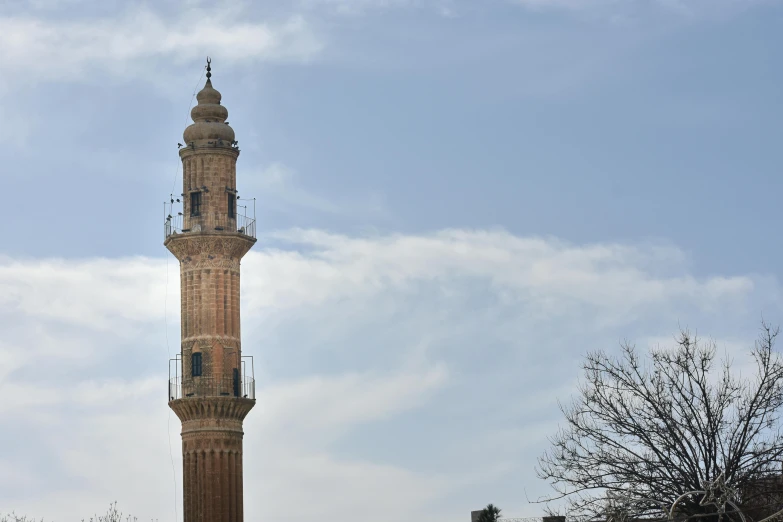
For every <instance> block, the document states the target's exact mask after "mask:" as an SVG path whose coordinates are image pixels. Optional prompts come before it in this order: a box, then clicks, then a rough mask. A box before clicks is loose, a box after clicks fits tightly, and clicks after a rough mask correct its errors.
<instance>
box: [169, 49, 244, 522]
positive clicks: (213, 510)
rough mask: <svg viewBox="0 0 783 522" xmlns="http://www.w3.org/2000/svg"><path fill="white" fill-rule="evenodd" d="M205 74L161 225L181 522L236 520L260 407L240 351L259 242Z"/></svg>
mask: <svg viewBox="0 0 783 522" xmlns="http://www.w3.org/2000/svg"><path fill="white" fill-rule="evenodd" d="M211 76H212V73H211V68H210V62H209V59H208V60H207V83H206V85H204V88H203V89H202V90H201V91H200V92H199V93H198V95H197V99H198V105H196V106H195V107H193V110H192V111H191V117H192V118H193V122H194V123H193V124H192V125H190V126H189V127H188V128H187V129H185V133H184V138H185V140H184V141H185V145H184V146H183V147H182V148H180V151H179V156H180V158H181V159H182V181H183V191H182V192H183V194H182V197H183V201H182V206H183V208H182V214H181V215H179V216H177V217H172V216H169V217H168V219H167V220H166V227H165V235H166V239H165V241H164V245H165V246H166V248H168V249H169V251H170V252H171V253H172V254H174V256H175V257H176V258H177V259H178V260H179V266H180V284H181V298H182V303H181V308H182V348H181V352H180V357H178V358H177V359H176V360H175V361H176V363H175V365H174V366H175V368H176V369H175V370H173V372H174V376H173V377H172V378H171V379H170V381H169V406H170V407H171V409H172V410H174V412H175V413H176V414H177V416H178V417H179V419H180V420H181V421H182V458H183V493H184V517H185V518H184V522H242V520H243V512H242V435H243V431H242V422H243V420H244V419H245V416H246V415H247V414H248V412H250V410H251V409H252V408H253V406H254V405H255V402H256V401H255V382H254V381H253V377H252V364H250V363H248V364H244V361H243V357H242V350H241V345H240V328H239V262H240V260H241V259H242V256H244V255H245V254H246V253H247V252H248V250H250V248H251V247H252V246H253V244H254V243H255V242H256V239H255V221H254V220H253V219H250V218H248V217H246V216H241V215H238V214H237V204H236V203H237V190H236V162H237V157H238V156H239V149H238V148H237V146H236V145H237V142H236V141H235V140H234V131H233V129H232V128H231V127H229V125H228V123H227V122H226V118H227V117H228V111H227V110H226V108H225V107H223V106H222V105H220V98H221V96H220V93H219V92H218V91H216V90H215V89H214V88H213V87H212V81H211V79H210V78H211ZM172 213H173V212H172ZM244 359H247V358H244ZM248 371H251V374H250V375H248Z"/></svg>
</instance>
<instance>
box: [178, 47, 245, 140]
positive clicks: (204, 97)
mask: <svg viewBox="0 0 783 522" xmlns="http://www.w3.org/2000/svg"><path fill="white" fill-rule="evenodd" d="M220 99H221V96H220V92H218V91H217V90H216V89H215V88H214V87H212V67H211V65H210V61H209V60H207V83H206V84H205V85H204V88H203V89H201V90H200V91H199V92H198V94H197V95H196V100H198V105H196V106H195V107H193V109H192V110H191V111H190V117H191V118H193V124H191V125H190V126H189V127H188V128H187V129H185V132H184V134H183V138H185V143H186V144H190V143H191V142H200V141H202V140H209V141H215V140H222V141H224V142H226V145H228V144H230V143H231V142H232V141H234V129H232V128H231V127H230V126H229V125H228V124H227V123H226V119H227V118H228V109H226V108H225V107H223V106H222V105H220Z"/></svg>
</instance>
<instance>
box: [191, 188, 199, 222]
mask: <svg viewBox="0 0 783 522" xmlns="http://www.w3.org/2000/svg"><path fill="white" fill-rule="evenodd" d="M190 215H191V216H200V215H201V192H191V193H190Z"/></svg>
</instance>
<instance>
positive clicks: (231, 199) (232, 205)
mask: <svg viewBox="0 0 783 522" xmlns="http://www.w3.org/2000/svg"><path fill="white" fill-rule="evenodd" d="M226 195H227V196H228V217H230V218H231V219H234V218H235V217H237V197H236V196H235V195H234V194H232V193H231V192H229V193H228V194H226Z"/></svg>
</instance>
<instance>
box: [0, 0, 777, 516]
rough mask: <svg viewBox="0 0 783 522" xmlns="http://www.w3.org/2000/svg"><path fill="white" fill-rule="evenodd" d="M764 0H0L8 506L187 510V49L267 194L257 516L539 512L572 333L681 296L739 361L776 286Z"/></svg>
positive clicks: (580, 343)
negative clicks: (183, 398) (166, 393)
mask: <svg viewBox="0 0 783 522" xmlns="http://www.w3.org/2000/svg"><path fill="white" fill-rule="evenodd" d="M782 26H783V3H781V2H779V1H775V0H768V1H762V0H745V1H740V0H711V1H707V0H647V1H644V0H516V1H514V0H480V1H479V0H472V1H467V0H432V1H424V0H421V1H417V0H296V1H289V2H272V3H268V5H255V4H254V3H250V2H236V1H234V2H220V1H218V2H201V1H198V0H185V1H179V2H175V1H161V2H149V3H135V2H117V1H101V2H98V1H90V0H25V1H22V0H18V1H15V0H5V1H4V2H3V3H1V4H0V63H1V64H2V65H1V66H0V73H1V76H0V77H1V78H2V79H1V80H0V116H1V117H2V120H3V125H2V126H0V165H3V168H2V170H0V174H2V179H3V183H4V189H5V191H4V193H5V195H6V196H5V202H4V204H3V205H0V223H4V224H5V225H4V226H3V228H2V229H0V230H2V237H3V245H2V249H0V290H2V291H1V292H0V325H2V328H3V331H4V332H5V333H6V335H5V336H4V339H3V340H2V341H0V391H1V392H2V393H3V395H4V396H5V397H6V398H7V399H6V400H5V401H3V402H2V403H0V423H2V425H3V426H4V429H3V430H2V431H0V444H2V447H5V448H11V449H9V450H8V451H5V452H2V453H0V512H2V511H4V510H11V509H16V510H17V511H23V512H26V513H28V514H31V515H35V516H45V517H47V518H48V519H51V518H54V519H55V520H79V519H80V517H85V516H88V515H89V513H92V512H94V511H97V510H100V509H102V507H103V506H104V504H107V503H108V502H109V501H112V500H118V501H119V502H120V505H121V507H123V508H124V509H125V510H126V511H131V512H133V513H134V514H136V515H137V516H139V517H140V518H141V519H145V518H149V517H154V518H156V519H159V520H161V521H162V520H174V519H175V513H174V505H175V498H177V495H181V473H180V472H179V466H180V463H179V461H178V460H177V453H178V451H179V436H178V425H177V421H176V418H174V417H173V415H169V412H168V409H167V407H166V404H165V402H164V401H163V393H162V390H163V389H164V383H165V379H166V360H167V359H168V357H169V356H170V354H171V353H174V352H176V351H177V350H178V335H179V330H178V321H179V317H178V315H177V314H178V309H179V307H178V292H179V289H178V278H177V266H176V264H175V262H174V260H173V258H171V259H168V258H167V256H168V254H167V252H166V251H165V249H164V248H163V246H162V244H161V243H162V217H163V205H162V203H163V201H164V200H166V199H167V198H168V194H169V193H171V192H172V187H173V192H174V193H175V194H176V193H179V192H181V177H179V172H178V165H179V158H178V156H177V154H176V150H177V148H176V144H177V142H179V141H182V138H181V136H182V131H183V130H184V128H185V126H186V125H187V123H188V121H189V120H188V119H186V116H187V114H188V110H189V108H190V104H191V103H192V95H193V92H194V88H200V87H201V85H202V84H203V81H204V80H203V76H202V75H203V65H204V58H205V56H206V55H208V54H209V55H210V56H212V58H213V81H214V85H215V87H216V88H217V89H218V90H220V91H221V92H222V94H223V103H224V105H226V107H227V108H228V110H229V121H230V122H231V125H232V127H233V128H234V129H235V131H236V134H237V139H238V140H239V146H240V149H241V150H242V153H241V156H240V158H239V163H238V188H239V190H240V193H241V194H242V195H243V196H244V197H256V198H257V217H258V226H259V242H258V244H257V245H256V247H255V248H254V250H253V251H252V252H251V253H250V254H249V255H248V257H247V258H246V259H245V261H244V262H243V285H244V286H243V292H244V293H243V336H244V350H245V352H246V353H248V354H250V355H254V356H255V358H256V376H257V378H258V380H259V388H258V391H259V403H258V406H257V408H256V410H254V412H253V413H252V414H251V416H250V417H249V420H248V421H247V423H246V438H245V440H246V455H245V458H246V467H245V469H246V471H245V484H246V513H247V514H248V519H249V520H255V519H261V518H262V517H263V518H264V519H268V520H278V521H281V522H289V521H290V522H294V521H296V522H298V521H306V520H313V519H314V518H315V517H318V518H320V519H327V520H329V519H335V518H336V517H338V516H339V517H340V518H341V519H342V520H348V521H351V520H357V521H358V520H366V519H367V518H368V517H369V518H372V519H373V520H377V521H381V522H382V521H386V520H388V521H397V520H403V519H410V518H412V517H415V518H422V517H425V516H426V517H428V518H429V519H431V520H434V521H440V520H443V521H446V520H460V519H463V520H466V519H467V516H468V513H469V511H470V510H471V509H477V508H480V507H481V506H483V505H485V504H486V503H488V502H493V503H496V504H498V505H500V506H501V507H502V508H504V511H505V512H506V513H507V514H508V515H516V516H534V515H540V514H541V513H542V512H543V507H542V506H541V505H535V504H530V503H528V499H535V498H538V497H539V496H541V495H544V494H546V493H547V492H548V491H549V490H548V488H547V485H546V484H543V483H541V481H539V480H538V479H537V478H536V477H535V472H534V469H533V466H534V464H535V459H536V457H537V456H538V455H539V454H540V453H541V452H542V451H543V450H544V449H545V448H546V436H547V435H548V434H551V433H553V431H554V430H555V429H556V427H557V422H558V419H559V413H558V410H557V401H558V400H561V401H566V400H568V398H569V396H570V395H571V393H572V392H573V389H574V385H575V384H576V382H577V379H578V376H579V364H580V360H581V357H582V356H583V354H584V353H585V352H586V351H587V350H590V349H597V348H605V349H607V350H615V349H616V348H617V346H618V342H619V341H620V340H621V339H624V338H627V339H631V340H634V341H636V342H637V344H638V345H639V346H641V347H645V346H647V345H652V344H656V343H662V344H666V343H671V339H672V337H671V336H672V334H673V333H674V332H675V331H676V330H677V328H678V324H680V325H683V326H685V325H687V326H690V327H692V328H694V329H698V330H699V331H700V332H703V333H704V334H705V335H709V336H711V337H712V338H714V339H715V340H716V342H718V344H719V346H720V347H721V350H724V351H725V352H726V353H728V354H730V355H731V356H732V357H736V359H737V361H739V362H738V364H741V361H742V360H743V359H742V357H743V356H742V353H743V349H744V348H746V347H748V346H749V344H750V343H752V340H753V338H754V337H755V334H756V329H757V327H758V324H759V319H760V317H761V315H762V314H764V316H765V317H766V318H767V319H769V320H770V321H771V322H774V323H777V322H781V320H782V318H783V313H781V312H783V310H782V309H781V297H780V282H779V281H780V277H781V274H780V268H779V264H778V263H777V260H778V259H779V258H780V256H781V246H780V245H781V243H780V241H778V239H777V236H778V230H779V226H778V224H779V222H780V210H779V208H780V205H779V195H780V193H781V191H782V190H783V181H781V176H780V175H779V174H780V171H781V156H780V153H779V150H780V147H779V144H778V141H779V137H780V136H781V135H783V123H781V122H783V94H781V92H783V91H781V89H780V85H781V84H782V83H783V77H782V76H783V75H782V73H781V69H780V67H779V64H780V63H781V58H783V57H782V56H781V52H782V51H781V49H783V36H781V35H783V31H781V27H782ZM5 427H7V428H5ZM169 440H170V441H171V448H172V449H173V459H174V466H173V468H174V470H172V461H171V457H170V454H169V442H168V441H169ZM175 484H176V486H175ZM175 488H176V489H175ZM177 502H179V501H177ZM178 514H179V516H180V517H181V509H179V513H178Z"/></svg>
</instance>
